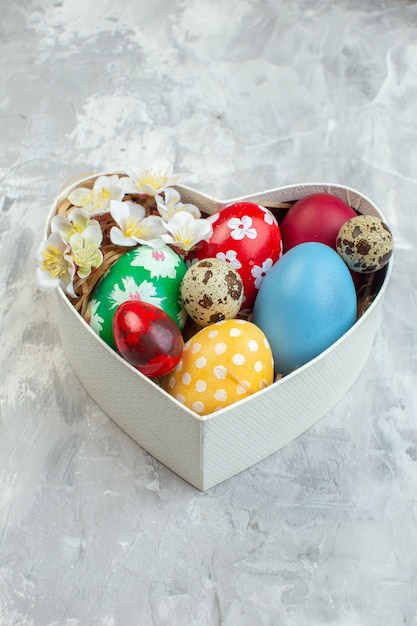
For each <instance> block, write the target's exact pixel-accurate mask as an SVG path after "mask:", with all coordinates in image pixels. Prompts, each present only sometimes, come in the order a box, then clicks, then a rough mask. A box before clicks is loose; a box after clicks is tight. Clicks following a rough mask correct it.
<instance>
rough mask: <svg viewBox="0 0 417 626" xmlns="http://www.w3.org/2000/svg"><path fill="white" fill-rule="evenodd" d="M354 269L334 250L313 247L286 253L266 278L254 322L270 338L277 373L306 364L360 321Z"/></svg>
mask: <svg viewBox="0 0 417 626" xmlns="http://www.w3.org/2000/svg"><path fill="white" fill-rule="evenodd" d="M356 309H357V301H356V291H355V286H354V284H353V280H352V277H351V275H350V272H349V269H348V267H347V266H346V264H345V263H344V262H343V260H342V259H341V258H340V256H339V255H338V254H337V252H336V251H335V250H333V249H332V248H330V247H329V246H327V245H325V244H322V243H316V242H308V243H302V244H299V245H298V246H295V247H294V248H292V249H291V250H289V251H288V252H286V253H284V255H283V256H282V258H281V259H280V260H279V261H278V263H276V264H275V265H274V267H273V268H272V269H271V271H270V272H269V273H268V274H267V276H266V277H265V280H264V282H263V283H262V286H261V288H260V290H259V293H258V297H257V298H256V302H255V306H254V309H253V322H254V323H255V324H257V325H258V326H259V328H261V329H262V330H263V332H264V333H265V335H266V336H267V337H268V340H269V342H270V344H271V347H272V352H273V355H274V362H275V368H276V372H279V373H281V374H283V375H286V374H289V373H290V372H292V371H293V370H295V369H297V368H299V367H300V366H302V365H304V364H305V363H307V362H308V361H310V360H311V359H313V358H314V357H316V356H318V355H319V354H320V353H321V352H323V351H324V350H326V348H328V347H329V346H331V345H332V344H333V343H334V342H335V341H337V339H339V338H340V337H341V336H342V335H343V334H344V333H345V332H346V331H347V330H348V329H349V328H350V327H351V326H352V325H353V324H354V322H355V320H356Z"/></svg>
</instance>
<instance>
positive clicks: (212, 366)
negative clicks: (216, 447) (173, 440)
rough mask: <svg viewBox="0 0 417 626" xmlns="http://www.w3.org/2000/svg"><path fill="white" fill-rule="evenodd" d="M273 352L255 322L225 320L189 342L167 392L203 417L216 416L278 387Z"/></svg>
mask: <svg viewBox="0 0 417 626" xmlns="http://www.w3.org/2000/svg"><path fill="white" fill-rule="evenodd" d="M273 378H274V364H273V359H272V352H271V347H270V345H269V343H268V340H267V338H266V337H265V335H264V333H263V332H262V331H261V330H260V329H259V328H258V327H257V326H255V325H254V324H252V322H248V321H246V320H241V319H233V320H224V321H221V322H216V323H215V324H211V325H210V326H206V327H205V328H203V329H202V330H200V331H199V332H198V333H197V334H196V335H194V336H193V337H192V338H191V339H189V340H188V341H187V343H186V344H185V346H184V351H183V354H182V357H181V359H180V361H179V362H178V365H177V366H176V368H175V369H174V370H173V371H172V372H171V373H170V374H168V375H167V376H166V377H165V379H164V383H163V386H164V389H165V390H166V391H167V392H168V393H169V394H171V395H172V396H173V397H174V398H176V399H177V400H179V401H180V402H181V403H182V404H184V405H185V406H187V407H188V408H189V409H192V410H193V411H195V412H196V413H198V414H199V415H207V414H209V413H213V412H214V411H217V410H219V409H222V408H223V407H226V406H229V405H230V404H233V403H234V402H237V401H238V400H241V399H243V398H246V397H247V396H249V395H251V394H253V393H255V392H257V391H259V390H261V389H264V388H265V387H267V386H268V385H270V384H271V383H272V382H273Z"/></svg>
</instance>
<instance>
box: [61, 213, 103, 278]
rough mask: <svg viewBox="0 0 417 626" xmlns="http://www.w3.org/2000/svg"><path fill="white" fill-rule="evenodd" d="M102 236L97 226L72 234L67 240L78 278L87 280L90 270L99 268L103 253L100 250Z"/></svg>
mask: <svg viewBox="0 0 417 626" xmlns="http://www.w3.org/2000/svg"><path fill="white" fill-rule="evenodd" d="M102 239H103V234H102V232H101V228H100V226H99V224H97V225H96V224H94V225H93V226H88V228H86V229H85V230H83V232H82V233H74V235H72V236H71V238H70V240H69V244H70V246H71V256H72V259H73V261H74V263H75V265H76V266H77V274H78V276H79V277H80V278H87V277H88V276H89V275H90V274H91V271H92V269H94V268H97V267H100V265H101V264H102V262H103V253H102V252H101V250H100V245H101V241H102Z"/></svg>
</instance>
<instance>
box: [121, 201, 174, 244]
mask: <svg viewBox="0 0 417 626" xmlns="http://www.w3.org/2000/svg"><path fill="white" fill-rule="evenodd" d="M110 214H111V216H112V218H113V219H114V221H115V222H116V224H117V226H113V227H112V229H111V230H110V239H111V242H112V243H113V244H115V245H117V246H136V245H137V244H138V243H141V244H147V245H148V246H150V247H152V248H161V247H162V246H163V245H164V242H163V241H162V240H161V235H162V234H163V233H165V232H166V229H165V228H164V225H163V223H162V220H161V218H160V217H158V216H157V215H149V216H148V217H146V211H145V209H144V208H143V206H141V205H140V204H135V203H134V202H129V201H127V202H117V201H114V200H112V202H111V203H110Z"/></svg>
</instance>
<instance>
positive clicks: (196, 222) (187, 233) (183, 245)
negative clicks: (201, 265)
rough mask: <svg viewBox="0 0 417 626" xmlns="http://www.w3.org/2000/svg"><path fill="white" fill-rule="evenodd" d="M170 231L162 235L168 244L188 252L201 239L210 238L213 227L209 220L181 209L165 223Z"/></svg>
mask: <svg viewBox="0 0 417 626" xmlns="http://www.w3.org/2000/svg"><path fill="white" fill-rule="evenodd" d="M165 228H166V229H167V231H168V233H167V234H166V235H161V239H163V240H164V241H165V243H167V244H171V245H173V246H175V247H176V248H180V249H181V250H185V251H186V252H188V251H189V250H191V248H193V247H194V246H195V245H197V244H198V243H199V242H200V241H203V240H208V239H209V238H210V237H211V235H212V233H213V228H212V225H211V224H210V222H209V221H208V220H205V219H195V218H194V217H193V216H192V215H191V213H187V212H186V211H180V212H179V213H176V214H175V215H174V217H173V218H172V219H171V220H170V221H169V222H167V223H166V224H165Z"/></svg>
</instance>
